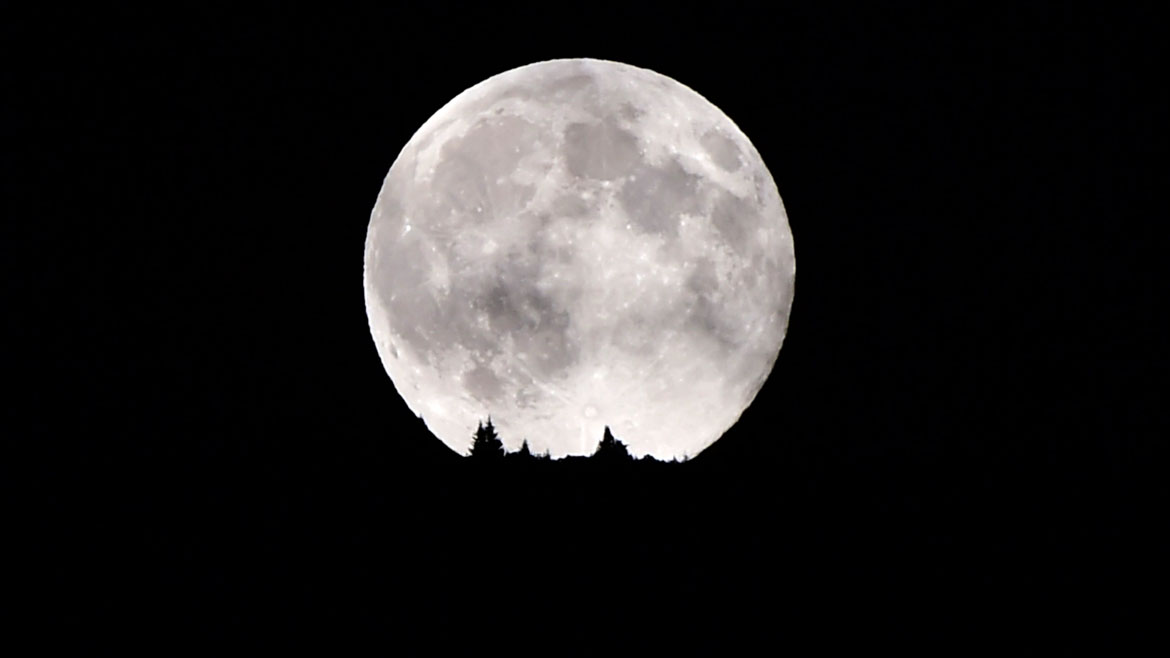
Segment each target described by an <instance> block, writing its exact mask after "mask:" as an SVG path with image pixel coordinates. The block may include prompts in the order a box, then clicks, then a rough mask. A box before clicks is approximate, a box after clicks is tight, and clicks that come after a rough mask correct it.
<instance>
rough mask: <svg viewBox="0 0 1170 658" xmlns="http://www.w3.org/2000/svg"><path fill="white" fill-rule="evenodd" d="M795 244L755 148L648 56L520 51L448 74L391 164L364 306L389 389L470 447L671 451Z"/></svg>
mask: <svg viewBox="0 0 1170 658" xmlns="http://www.w3.org/2000/svg"><path fill="white" fill-rule="evenodd" d="M794 276H795V259H794V255H793V245H792V233H791V230H790V229H789V226H788V218H787V215H786V213H785V211H784V206H783V203H782V202H781V200H780V195H779V193H778V192H777V189H776V184H775V182H774V181H773V180H772V176H771V175H770V174H769V172H768V170H767V168H766V167H765V166H764V162H763V160H762V159H761V157H760V154H759V153H758V152H757V151H756V149H755V147H753V146H752V144H751V142H749V141H748V138H747V137H746V136H745V135H744V134H743V133H742V132H741V131H740V130H739V128H738V127H736V125H735V124H734V123H732V121H731V120H730V119H729V118H728V117H727V116H726V115H724V114H723V112H721V111H720V110H719V109H718V108H717V107H715V106H714V105H712V104H711V103H710V102H709V101H707V100H706V99H704V98H703V97H702V96H700V95H699V94H697V93H695V92H694V91H692V90H691V89H690V88H688V87H686V86H684V85H682V84H680V83H678V82H676V81H674V80H672V79H670V78H667V77H665V76H662V75H660V74H658V73H654V72H653V71H648V70H646V69H641V68H637V67H633V66H629V65H626V64H619V63H616V62H610V61H603V60H595V59H563V60H553V61H547V62H541V63H537V64H531V65H528V66H522V67H520V68H517V69H513V70H511V71H507V72H505V73H502V74H499V75H496V76H494V77H491V78H489V79H487V80H485V81H484V82H481V83H480V84H478V85H475V86H474V87H472V88H470V89H468V90H466V91H464V92H463V93H461V94H459V95H458V96H456V97H455V98H454V99H453V100H452V101H451V102H449V103H447V104H446V105H445V106H443V108H442V109H440V110H439V111H438V112H436V113H435V115H434V116H432V117H431V118H430V119H429V120H427V122H426V123H424V124H423V126H422V127H421V128H419V130H418V132H416V133H415V134H414V136H413V137H412V138H411V139H410V141H409V142H408V143H407V144H406V146H405V147H404V148H403V149H402V152H401V153H399V155H398V158H397V159H396V160H395V161H394V164H393V165H392V166H391V167H390V172H389V174H388V175H387V176H386V179H385V182H384V183H383V185H382V190H381V192H380V194H379V195H378V200H377V203H376V204H375V206H374V210H373V213H372V215H371V218H370V225H369V231H368V234H367V237H366V251H365V270H364V277H363V278H364V286H365V299H366V312H367V314H368V316H369V323H370V331H371V332H372V334H373V338H374V342H375V344H376V346H377V350H378V355H379V356H380V357H381V360H382V363H383V365H384V366H385V368H386V371H387V373H388V374H389V375H390V378H391V380H392V381H393V382H394V385H395V387H396V388H397V390H398V393H399V394H400V395H401V396H402V398H403V400H405V402H406V404H407V406H408V407H410V409H411V411H413V412H414V413H415V414H416V415H417V416H420V417H421V418H422V419H423V421H424V422H425V423H426V425H427V428H428V429H429V430H430V431H431V432H432V433H434V435H435V436H437V437H438V438H439V439H440V440H442V441H443V443H445V444H446V445H447V446H448V447H450V448H451V449H452V450H454V451H456V452H458V453H460V454H464V455H466V454H468V453H469V452H470V449H471V445H472V441H473V438H474V435H475V431H476V429H477V427H478V426H479V424H480V423H481V422H482V421H485V420H487V419H489V418H490V420H491V422H492V424H493V425H494V426H495V428H496V431H497V433H498V436H499V437H500V440H501V442H502V443H503V444H504V447H505V448H506V449H507V450H509V451H515V450H519V449H520V448H521V447H522V445H523V443H524V441H527V442H528V446H529V449H530V450H531V451H532V452H533V453H536V454H547V455H549V456H551V457H554V458H558V457H565V456H570V455H589V454H592V453H593V452H594V451H595V450H596V448H597V446H598V444H599V442H600V441H601V439H602V438H603V436H604V431H605V428H606V427H607V426H608V427H609V428H610V431H611V432H612V433H613V435H614V437H615V438H616V439H618V440H619V441H621V442H622V443H624V444H625V445H626V447H627V449H628V450H629V452H630V454H631V455H632V456H634V457H644V456H647V455H649V456H651V457H654V458H657V459H661V460H672V459H679V460H682V459H688V458H690V457H693V456H694V455H696V454H698V453H699V452H700V451H702V450H703V449H704V448H706V447H707V446H709V445H711V444H712V443H713V442H715V441H716V440H717V439H718V438H719V437H720V436H722V435H723V433H724V432H726V431H727V430H728V429H729V428H731V426H732V425H734V424H735V422H736V421H737V420H738V419H739V417H740V416H741V414H742V413H743V412H744V410H745V409H746V408H747V407H748V405H749V404H751V402H752V400H753V399H754V398H755V396H756V394H757V393H758V392H759V390H760V388H761V387H762V386H763V384H764V381H765V379H766V378H767V377H768V374H769V373H770V372H771V370H772V366H773V364H774V363H775V361H776V358H777V355H778V353H779V351H780V346H781V344H782V342H783V340H784V334H785V331H786V329H787V325H788V314H789V310H790V309H791V305H792V294H793V280H794Z"/></svg>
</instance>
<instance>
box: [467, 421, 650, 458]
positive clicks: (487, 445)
mask: <svg viewBox="0 0 1170 658" xmlns="http://www.w3.org/2000/svg"><path fill="white" fill-rule="evenodd" d="M471 458H472V459H474V460H476V461H491V460H506V461H509V462H511V461H528V460H533V459H547V457H545V456H544V455H534V454H532V452H531V451H530V450H529V449H528V442H527V441H525V442H524V444H523V445H522V446H521V447H520V450H518V451H516V452H507V451H506V450H505V449H504V444H502V443H501V442H500V438H499V437H498V436H496V431H495V428H494V427H493V426H492V422H491V420H490V419H489V420H488V422H487V424H486V425H485V424H483V423H480V424H479V429H478V430H476V432H475V442H474V443H473V444H472V446H471ZM570 459H573V458H570ZM577 459H580V458H577ZM588 459H591V460H598V461H603V462H614V461H632V460H633V458H632V457H630V453H629V452H628V451H627V450H626V446H625V445H624V444H623V443H622V442H621V441H618V440H617V439H615V438H613V435H612V434H610V433H609V429H606V430H605V437H604V438H603V439H602V440H601V445H600V446H598V448H597V452H596V453H594V454H593V455H591V456H589V457H588Z"/></svg>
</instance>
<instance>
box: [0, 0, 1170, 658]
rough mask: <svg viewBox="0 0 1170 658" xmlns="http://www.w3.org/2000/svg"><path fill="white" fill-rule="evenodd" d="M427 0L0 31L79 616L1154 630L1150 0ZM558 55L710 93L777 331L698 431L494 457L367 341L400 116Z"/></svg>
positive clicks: (643, 646)
mask: <svg viewBox="0 0 1170 658" xmlns="http://www.w3.org/2000/svg"><path fill="white" fill-rule="evenodd" d="M423 4H426V3H417V4H416V5H414V6H409V7H408V6H405V5H403V6H395V5H393V4H391V3H387V4H386V5H385V6H384V7H383V8H382V9H379V10H376V11H368V12H366V11H363V12H353V11H346V10H341V9H332V8H326V7H324V6H322V7H317V8H316V9H314V10H294V9H290V8H287V7H282V6H277V5H268V6H266V7H265V8H263V9H260V8H256V9H253V10H251V11H249V12H247V13H246V14H245V13H241V11H240V10H239V9H238V8H232V9H227V8H224V9H222V10H215V9H208V8H206V7H203V6H200V7H199V8H195V7H186V8H183V9H178V8H176V7H174V6H171V5H168V6H167V7H166V8H165V9H162V8H157V9H143V10H129V9H125V8H123V9H119V10H109V11H107V10H102V11H89V12H81V11H69V10H57V11H53V12H47V13H41V14H38V15H33V14H31V13H20V12H11V14H12V15H10V16H9V18H8V20H6V21H5V22H4V26H3V28H0V29H2V30H3V31H4V35H3V36H4V37H5V42H6V43H7V44H9V46H12V45H14V44H15V45H16V46H17V47H16V48H13V49H12V50H10V56H8V57H6V60H7V62H6V64H5V72H4V75H5V78H4V82H5V87H6V88H7V89H8V90H9V92H10V93H8V94H7V95H6V100H5V104H6V105H7V106H8V111H10V112H12V115H11V117H12V118H11V120H7V121H5V122H4V125H3V127H2V128H0V130H3V139H4V141H5V143H7V144H9V145H10V148H8V149H6V150H7V153H8V155H9V156H12V157H9V158H6V159H7V162H6V164H5V167H6V168H7V172H6V176H5V178H6V179H7V180H8V181H9V183H10V184H9V185H6V192H5V204H6V205H7V207H8V213H7V214H8V217H7V218H6V219H5V220H4V226H3V228H2V230H3V236H2V237H3V243H4V245H5V250H6V251H9V250H10V251H9V253H10V256H7V257H6V258H5V262H4V265H3V267H4V268H5V270H7V271H6V272H5V273H4V285H5V286H6V289H5V294H6V297H7V298H8V299H10V300H14V303H13V304H11V305H10V306H9V308H10V311H9V312H7V313H6V318H5V320H6V331H10V332H11V333H12V339H11V340H10V341H8V345H9V346H10V347H11V348H12V349H11V350H10V356H9V358H8V367H7V372H8V373H9V375H10V380H11V382H13V383H14V384H16V387H15V389H16V390H15V391H14V392H12V393H10V395H9V400H8V406H7V408H6V411H5V413H6V415H7V417H8V420H7V421H5V422H6V424H8V426H9V427H12V428H15V430H14V431H12V432H6V434H9V438H10V439H16V440H15V441H11V442H10V446H12V447H15V448H17V450H16V451H14V452H13V453H12V455H13V457H12V458H11V459H9V460H7V463H8V465H9V466H13V467H15V468H12V469H11V470H12V471H13V473H12V475H13V476H14V477H11V478H6V480H7V481H8V483H9V485H10V488H11V493H12V494H13V497H12V500H14V501H16V502H17V503H18V505H17V507H18V516H17V517H16V518H18V519H21V520H26V521H30V522H31V525H27V526H24V525H21V526H19V527H20V528H21V529H20V530H17V527H18V526H16V525H12V526H10V527H11V528H12V529H13V531H12V532H11V533H10V537H12V540H13V541H14V542H17V543H19V544H21V545H26V546H28V547H29V548H30V549H31V550H30V551H29V552H28V553H27V557H26V558H23V561H20V562H18V563H16V564H15V568H16V570H17V572H18V573H19V574H20V575H27V576H29V577H30V578H31V580H32V582H33V583H34V587H32V588H30V589H29V590H28V592H29V594H28V595H27V597H24V598H21V599H19V602H20V607H21V608H22V609H23V610H25V611H28V612H30V614H31V616H32V618H33V619H35V620H39V621H42V622H43V621H47V622H48V624H49V626H50V627H51V628H52V629H53V630H52V631H50V632H49V633H48V634H47V635H44V636H42V638H43V639H47V640H56V639H62V638H69V639H80V640H82V641H88V642H93V643H97V644H98V645H103V646H116V645H120V644H122V643H126V642H132V643H138V642H140V641H141V642H146V641H150V642H155V641H158V642H161V643H162V644H160V645H157V646H159V647H160V648H161V647H167V646H176V645H177V646H187V645H188V644H190V643H191V642H194V641H198V640H210V641H212V642H218V641H220V640H222V639H223V638H226V637H228V636H233V637H234V636H239V635H243V636H247V637H251V638H253V639H257V640H260V641H262V642H265V643H268V642H275V641H288V640H292V641H295V642H300V641H302V640H304V639H307V638H309V637H318V638H324V639H327V640H330V641H343V640H344V641H359V642H362V643H366V642H369V643H371V646H372V647H374V648H375V649H377V650H380V651H386V652H395V653H405V654H408V655H413V654H416V653H421V654H445V653H450V652H451V651H453V646H452V643H454V644H457V645H460V646H470V645H477V644H479V645H483V646H493V647H497V646H504V647H514V646H519V645H526V644H532V645H534V646H536V647H537V648H541V649H543V652H544V653H546V654H547V655H561V654H572V653H576V652H578V651H580V652H584V653H590V654H592V655H598V654H610V653H616V654H619V655H620V654H625V653H633V652H634V651H647V652H650V653H657V652H661V651H665V649H666V648H667V647H671V648H672V650H673V649H684V650H693V651H696V652H700V653H709V654H713V653H716V652H721V653H725V652H727V651H730V650H729V649H728V648H727V647H728V646H729V645H742V646H755V647H757V649H756V650H757V651H768V652H774V651H788V650H795V651H797V652H798V653H801V652H805V651H808V650H810V649H811V650H816V649H821V650H825V651H834V650H837V649H839V648H841V647H843V646H866V647H881V646H903V647H910V646H918V647H928V648H930V649H931V650H933V651H946V652H948V653H949V652H951V651H953V650H955V649H963V648H970V647H973V646H980V645H984V644H987V645H988V646H990V647H999V648H1006V649H1007V650H1010V651H1012V652H1020V653H1031V652H1037V653H1040V652H1043V651H1046V650H1050V649H1051V648H1052V647H1053V646H1054V645H1055V646H1061V647H1077V648H1083V647H1092V646H1097V645H1098V644H1100V645H1103V646H1115V645H1116V643H1118V642H1121V641H1134V640H1135V638H1140V637H1141V636H1142V634H1143V633H1144V632H1145V631H1148V630H1151V629H1152V627H1153V626H1152V625H1153V624H1154V622H1155V620H1156V618H1157V617H1158V616H1159V614H1158V611H1159V610H1163V611H1164V602H1165V599H1164V596H1165V594H1164V590H1161V589H1159V587H1158V586H1157V585H1156V584H1155V583H1156V579H1155V575H1156V573H1157V572H1158V571H1159V569H1158V561H1157V560H1158V558H1161V557H1163V556H1164V555H1163V550H1162V545H1161V544H1159V542H1158V541H1157V537H1158V535H1159V532H1158V526H1159V524H1160V521H1159V519H1161V522H1164V512H1165V508H1164V501H1165V494H1166V485H1165V483H1164V480H1163V479H1162V478H1160V477H1157V476H1156V475H1155V474H1151V473H1147V472H1146V469H1145V468H1143V467H1144V466H1152V465H1154V464H1155V463H1156V462H1154V461H1153V460H1152V459H1151V458H1150V453H1149V452H1148V451H1149V449H1150V448H1152V447H1153V445H1154V444H1155V442H1156V441H1158V440H1159V439H1160V438H1161V437H1162V436H1164V434H1165V422H1164V420H1163V418H1164V414H1163V415H1162V416H1156V415H1155V413H1154V412H1156V411H1158V403H1159V402H1161V401H1162V400H1163V399H1164V397H1163V395H1162V393H1163V392H1164V391H1163V389H1161V388H1160V386H1159V385H1156V384H1154V383H1152V382H1153V381H1154V377H1155V376H1156V375H1159V374H1160V373H1162V372H1163V369H1164V361H1163V359H1164V358H1165V349H1164V343H1163V341H1162V336H1161V335H1162V331H1161V330H1160V328H1159V327H1160V325H1159V324H1158V323H1157V322H1156V321H1155V320H1156V319H1157V318H1160V317H1161V310H1160V302H1161V301H1162V298H1161V297H1160V296H1159V295H1157V294H1156V291H1157V290H1158V288H1157V287H1156V285H1155V283H1154V281H1155V280H1156V279H1155V278H1154V277H1153V274H1152V268H1151V267H1150V261H1151V260H1152V255H1153V250H1154V246H1155V245H1156V244H1157V243H1156V242H1155V241H1154V240H1153V235H1152V227H1153V226H1155V225H1156V223H1157V222H1158V221H1162V219H1164V212H1162V211H1159V212H1160V213H1161V214H1158V213H1154V212H1151V211H1149V209H1151V208H1153V207H1154V204H1155V200H1154V196H1153V192H1152V191H1150V190H1149V189H1148V188H1147V187H1146V186H1147V184H1148V183H1151V182H1152V173H1153V171H1154V169H1153V168H1152V167H1150V166H1149V165H1148V164H1147V162H1148V158H1150V157H1151V156H1157V155H1158V154H1160V153H1163V152H1164V149H1163V144H1162V142H1160V141H1157V140H1155V138H1154V136H1153V131H1154V129H1155V124H1161V123H1162V122H1164V119H1165V114H1164V111H1161V110H1158V111H1155V109H1156V108H1157V107H1159V106H1158V105H1157V104H1158V103H1161V102H1163V101H1164V100H1165V92H1164V91H1162V90H1163V89H1164V88H1165V83H1164V80H1163V81H1160V80H1158V78H1157V76H1151V75H1148V74H1147V73H1146V72H1145V71H1146V70H1147V69H1148V68H1149V67H1148V62H1150V61H1152V60H1154V59H1155V57H1154V55H1155V53H1154V47H1153V46H1152V45H1151V42H1149V41H1146V40H1144V37H1143V36H1142V35H1141V34H1140V33H1139V30H1138V29H1137V28H1138V26H1140V25H1142V24H1143V23H1148V22H1149V21H1150V20H1151V19H1150V18H1149V17H1148V16H1147V15H1146V13H1148V12H1146V13H1143V12H1142V11H1138V10H1132V11H1118V12H1116V14H1117V15H1111V16H1104V15H1098V14H1093V13H1084V14H1074V13H1072V12H1071V11H1070V10H1068V9H1064V8H1060V7H1055V6H1054V7H1050V8H1048V9H1046V10H1043V11H1040V10H1021V9H1019V8H1008V7H1006V6H1003V7H993V6H988V5H985V4H977V5H975V4H973V5H954V4H952V3H943V4H945V5H946V6H945V8H943V7H941V6H930V5H927V6H918V5H900V6H898V7H897V8H893V7H890V6H886V7H878V8H866V9H863V8H861V7H839V8H829V7H828V6H827V5H822V6H818V7H815V8H808V7H792V6H787V5H783V6H777V7H770V6H768V5H766V4H764V3H761V4H758V5H742V4H738V3H729V2H721V3H700V4H688V3H672V4H669V5H663V6H650V5H643V4H637V3H630V4H624V5H623V4H615V5H604V4H598V3H587V4H571V3H566V4H558V3H540V4H531V5H526V6H523V5H521V6H504V5H497V4H494V3H481V4H477V5H473V6H467V7H448V6H446V5H442V4H426V7H423V6H422V5H423ZM819 4H820V3H818V5H819ZM558 57H595V58H603V59H612V60H617V61H621V62H626V63H630V64H634V65H637V66H642V67H645V68H649V69H651V70H654V71H657V72H660V73H662V74H664V75H667V76H670V77H673V78H675V79H677V80H679V81H681V82H683V83H684V84H686V85H688V86H690V87H692V88H693V89H695V90H697V91H698V92H699V93H701V94H703V95H704V96H705V97H707V98H708V99H709V100H711V101H712V102H713V103H714V104H716V105H717V106H718V107H720V108H721V109H722V110H723V111H724V112H726V113H727V114H728V115H729V116H730V117H731V118H732V119H733V120H734V121H735V122H736V123H737V124H738V125H739V126H740V127H741V128H742V129H743V131H744V132H745V134H747V135H748V137H749V138H750V139H751V140H752V142H753V143H754V144H755V146H756V147H757V149H758V150H759V151H760V153H761V154H762V156H763V158H764V160H765V162H766V163H767V165H768V167H769V168H770V170H771V172H772V174H773V176H774V178H775V180H776V183H777V186H778V188H779V190H780V194H781V196H782V197H783V200H784V203H785V206H786V208H787V211H788V214H789V220H790V223H791V226H792V231H793V235H794V241H795V245H796V260H797V278H796V296H795V302H794V306H793V309H792V315H791V318H790V326H789V332H788V335H787V338H786V340H785V343H784V347H783V350H782V352H781V354H780V358H779V360H778V362H777V364H776V367H775V369H774V371H773V373H772V376H771V378H770V379H769V380H768V382H767V384H766V385H765V387H764V389H763V390H762V391H761V393H760V395H759V397H758V398H757V399H756V401H755V403H754V404H753V405H752V406H751V407H750V408H749V409H748V410H747V412H746V413H745V414H744V416H743V418H742V420H741V422H740V423H739V424H737V425H736V426H735V427H734V428H733V429H731V430H730V431H729V432H728V433H727V434H726V435H725V436H724V438H722V439H721V440H720V441H718V442H717V443H715V444H714V445H713V446H712V447H710V448H709V449H707V450H706V451H705V452H703V453H702V454H701V455H699V456H698V457H697V458H696V459H694V460H692V461H690V462H687V463H683V464H658V463H633V462H631V463H627V464H617V465H615V464H600V465H599V464H591V463H590V462H588V461H583V460H570V461H568V462H557V463H544V464H541V465H539V466H532V467H526V468H507V469H505V468H502V467H491V466H490V465H483V464H478V463H475V462H473V461H470V460H464V459H461V458H460V457H459V456H457V455H456V454H454V453H452V452H451V451H449V450H448V449H447V448H445V447H444V446H443V445H442V444H441V443H440V442H439V441H437V440H435V439H434V438H432V437H431V436H430V435H429V434H428V433H427V431H426V429H425V427H424V425H423V424H422V421H421V420H419V419H417V418H415V417H414V416H413V415H412V414H411V413H410V412H409V410H408V409H407V408H406V406H405V404H404V403H403V402H402V401H401V399H400V398H399V397H398V395H397V394H396V393H395V391H394V388H393V385H392V383H391V382H390V380H389V378H388V377H387V376H386V374H385V372H384V371H383V369H382V366H381V364H380V362H379V360H378V357H377V355H376V353H375V350H374V346H373V342H372V340H371V339H370V336H369V331H368V327H367V324H366V315H365V310H364V301H363V296H362V290H361V286H360V279H361V274H362V258H363V249H364V239H365V231H366V225H367V222H368V219H369V212H370V209H371V208H372V206H373V203H374V200H375V198H376V195H377V193H378V190H379V188H380V186H381V182H382V178H383V177H384V176H385V174H386V171H387V170H388V168H389V167H390V164H391V163H392V162H393V160H394V157H395V156H396V155H397V153H398V150H399V149H400V148H401V147H402V146H403V145H404V144H405V143H406V141H407V140H408V139H409V138H410V136H411V135H412V134H413V133H414V131H415V130H416V129H417V128H418V127H419V126H420V125H421V124H422V122H423V121H425V120H426V119H427V118H428V117H429V116H430V115H431V114H432V113H433V112H434V111H436V110H437V109H438V108H439V107H441V106H442V105H443V104H444V103H446V102H447V101H448V100H450V99H451V98H452V97H454V96H455V95H456V94H458V93H459V92H460V91H462V90H464V89H465V88H467V87H469V86H471V85H473V84H475V83H477V82H479V81H481V80H483V79H485V78H487V77H489V76H491V75H494V74H496V73H500V72H503V71H505V70H508V69H511V68H514V67H516V66H520V65H523V64H528V63H532V62H535V61H540V60H544V59H551V58H558ZM1163 162H1164V161H1163ZM1134 211H1137V212H1134ZM1142 213H1148V214H1145V215H1142ZM1133 216H1138V217H1142V218H1143V219H1142V221H1138V222H1129V221H1126V220H1125V219H1123V218H1127V217H1133ZM1159 218H1162V219H1159ZM678 412H679V413H681V414H685V413H687V410H685V409H679V410H678ZM1155 418H1157V420H1155ZM26 459H27V461H24V460H26ZM26 464H27V466H26ZM1151 470H1152V469H1151ZM20 512H23V513H24V516H21V515H20ZM1158 512H1161V515H1159V513H1158ZM1163 524H1164V523H1163ZM26 528H27V529H26ZM1158 597H1161V599H1160V603H1157V602H1154V603H1151V601H1159V598H1158ZM81 629H86V630H84V631H82V630H81ZM221 646H222V645H221ZM481 650H482V649H481ZM732 653H734V654H738V653H742V651H732Z"/></svg>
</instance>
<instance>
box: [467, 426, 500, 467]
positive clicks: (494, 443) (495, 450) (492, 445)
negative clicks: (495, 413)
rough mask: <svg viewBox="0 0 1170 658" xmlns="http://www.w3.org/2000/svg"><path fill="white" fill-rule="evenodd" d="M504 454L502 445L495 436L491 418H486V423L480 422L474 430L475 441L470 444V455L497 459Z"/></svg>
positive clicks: (476, 457) (478, 457)
mask: <svg viewBox="0 0 1170 658" xmlns="http://www.w3.org/2000/svg"><path fill="white" fill-rule="evenodd" d="M504 454H505V453H504V445H503V444H502V443H500V438H499V437H498V436H496V430H495V428H494V427H492V419H491V418H488V422H487V425H484V424H483V423H482V422H481V423H480V424H479V429H478V430H476V432H475V442H474V443H472V444H471V456H472V457H473V458H475V459H499V458H501V457H503V456H504Z"/></svg>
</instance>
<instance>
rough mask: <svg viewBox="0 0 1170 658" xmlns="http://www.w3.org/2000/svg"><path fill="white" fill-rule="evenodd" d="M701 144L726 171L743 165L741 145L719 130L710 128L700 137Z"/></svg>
mask: <svg viewBox="0 0 1170 658" xmlns="http://www.w3.org/2000/svg"><path fill="white" fill-rule="evenodd" d="M699 144H701V145H702V146H703V148H704V149H705V150H706V151H707V153H708V154H709V155H710V156H711V160H712V161H714V162H715V164H717V165H719V168H720V169H723V170H724V171H735V170H737V169H739V168H740V167H742V166H743V161H742V160H741V159H740V153H739V147H738V146H736V144H735V141H734V140H732V139H731V138H730V137H727V136H726V135H724V134H723V133H721V132H719V131H717V130H708V131H707V132H705V133H703V136H702V137H700V138H699Z"/></svg>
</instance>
